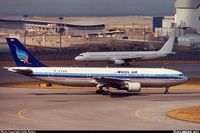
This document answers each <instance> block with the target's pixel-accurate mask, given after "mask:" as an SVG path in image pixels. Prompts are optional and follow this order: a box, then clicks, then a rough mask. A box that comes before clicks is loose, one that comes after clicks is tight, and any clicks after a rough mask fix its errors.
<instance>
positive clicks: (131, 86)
mask: <svg viewBox="0 0 200 133" xmlns="http://www.w3.org/2000/svg"><path fill="white" fill-rule="evenodd" d="M125 84H126V85H125V86H126V90H127V91H128V92H140V90H141V84H140V83H137V82H127V83H125Z"/></svg>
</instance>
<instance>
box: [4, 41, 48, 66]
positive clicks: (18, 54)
mask: <svg viewBox="0 0 200 133" xmlns="http://www.w3.org/2000/svg"><path fill="white" fill-rule="evenodd" d="M6 40H7V43H8V46H9V47H10V50H11V53H12V55H13V58H14V60H15V63H16V65H17V66H18V67H46V65H44V64H42V63H40V62H39V61H38V60H37V59H36V58H35V57H34V56H33V55H32V54H31V53H30V52H29V51H28V50H27V49H26V48H25V47H24V46H23V45H22V44H21V43H20V41H19V40H18V39H16V38H6Z"/></svg>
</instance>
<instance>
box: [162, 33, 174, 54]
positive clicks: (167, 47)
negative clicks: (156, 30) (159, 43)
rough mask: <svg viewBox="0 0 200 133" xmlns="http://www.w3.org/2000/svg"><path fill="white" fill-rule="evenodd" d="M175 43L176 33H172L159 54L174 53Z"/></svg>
mask: <svg viewBox="0 0 200 133" xmlns="http://www.w3.org/2000/svg"><path fill="white" fill-rule="evenodd" d="M174 41H175V33H172V34H171V36H170V38H169V39H168V41H167V42H166V43H165V44H164V45H163V47H162V48H161V49H160V50H159V52H172V49H173V46H174Z"/></svg>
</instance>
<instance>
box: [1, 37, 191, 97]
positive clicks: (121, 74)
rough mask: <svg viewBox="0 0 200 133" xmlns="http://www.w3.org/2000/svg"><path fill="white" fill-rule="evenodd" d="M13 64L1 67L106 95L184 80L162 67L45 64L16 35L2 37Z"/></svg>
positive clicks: (178, 74)
mask: <svg viewBox="0 0 200 133" xmlns="http://www.w3.org/2000/svg"><path fill="white" fill-rule="evenodd" d="M6 40H7V43H8V45H9V48H10V50H11V53H12V55H13V58H14V60H15V63H16V66H17V67H4V68H6V69H7V70H9V71H11V72H15V73H18V74H22V75H25V76H29V77H31V78H34V79H38V80H41V81H45V82H47V83H52V84H59V85H66V86H77V87H97V88H99V89H97V90H96V94H103V95H108V94H111V92H110V91H109V88H110V87H113V88H116V89H118V90H126V91H128V92H140V90H141V88H142V87H165V88H166V89H165V93H169V92H168V89H169V88H170V87H171V86H175V85H179V84H182V83H184V82H185V81H187V80H188V77H187V76H185V75H184V74H183V73H181V72H179V71H176V70H171V69H165V68H123V67H119V68H118V67H116V68H109V67H48V66H46V65H44V64H42V63H41V62H40V61H38V60H37V59H36V58H35V57H34V56H33V55H32V54H31V53H30V52H29V51H28V50H27V49H26V48H25V47H24V46H23V45H22V44H21V43H20V42H19V41H18V39H16V38H6Z"/></svg>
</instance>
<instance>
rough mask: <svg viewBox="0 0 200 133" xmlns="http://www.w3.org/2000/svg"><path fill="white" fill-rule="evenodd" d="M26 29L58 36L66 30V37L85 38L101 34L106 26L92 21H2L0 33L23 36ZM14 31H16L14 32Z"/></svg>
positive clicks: (30, 31) (0, 21)
mask: <svg viewBox="0 0 200 133" xmlns="http://www.w3.org/2000/svg"><path fill="white" fill-rule="evenodd" d="M24 28H25V29H26V31H27V32H29V33H32V34H54V35H55V34H58V33H59V29H60V28H64V29H65V30H64V33H63V34H64V35H68V36H78V37H81V36H85V35H87V34H93V33H101V32H103V31H104V29H105V24H104V23H100V22H91V21H87V22H86V21H84V22H83V21H77V22H70V23H66V22H62V23H58V22H53V21H40V20H17V19H16V20H14V19H12V20H11V19H10V20H8V19H0V31H2V32H7V31H9V32H11V33H12V32H13V33H21V34H23V31H24ZM13 29H14V30H15V31H13Z"/></svg>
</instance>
